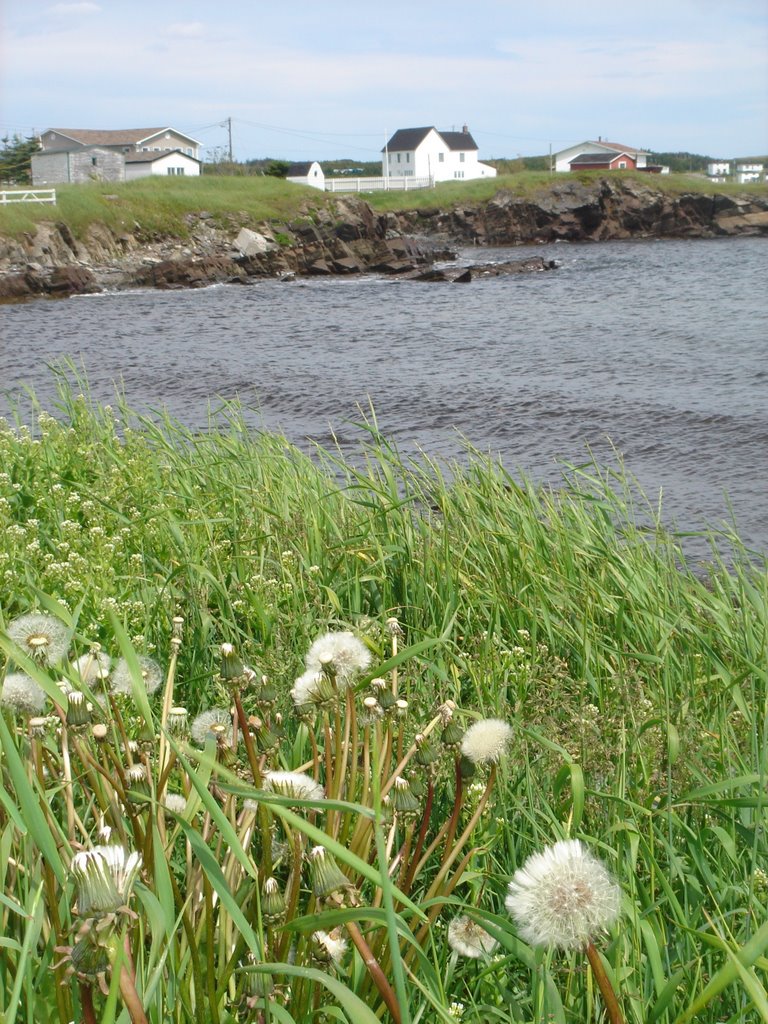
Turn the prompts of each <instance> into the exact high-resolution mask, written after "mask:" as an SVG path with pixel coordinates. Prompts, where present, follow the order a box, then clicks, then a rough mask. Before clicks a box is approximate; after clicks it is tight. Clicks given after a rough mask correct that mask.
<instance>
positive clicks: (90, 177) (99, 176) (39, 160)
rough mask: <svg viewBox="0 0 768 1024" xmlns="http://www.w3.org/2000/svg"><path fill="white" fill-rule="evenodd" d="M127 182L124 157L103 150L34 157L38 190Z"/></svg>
mask: <svg viewBox="0 0 768 1024" xmlns="http://www.w3.org/2000/svg"><path fill="white" fill-rule="evenodd" d="M124 180H125V163H124V161H123V156H122V153H112V152H110V151H109V150H107V149H102V148H101V147H99V148H93V149H80V150H77V151H75V152H64V151H58V152H57V151H54V152H52V153H34V154H33V155H32V184H33V185H34V186H35V187H40V186H42V185H59V184H67V183H70V184H73V185H83V184H85V183H86V182H89V181H124Z"/></svg>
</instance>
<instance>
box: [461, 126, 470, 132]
mask: <svg viewBox="0 0 768 1024" xmlns="http://www.w3.org/2000/svg"><path fill="white" fill-rule="evenodd" d="M461 130H462V132H463V133H464V134H465V135H469V126H468V125H466V124H463V125H462V126H461Z"/></svg>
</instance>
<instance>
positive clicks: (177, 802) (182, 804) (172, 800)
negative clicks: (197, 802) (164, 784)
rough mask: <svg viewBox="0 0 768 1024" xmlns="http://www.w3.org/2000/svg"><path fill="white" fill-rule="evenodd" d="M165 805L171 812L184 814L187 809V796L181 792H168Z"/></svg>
mask: <svg viewBox="0 0 768 1024" xmlns="http://www.w3.org/2000/svg"><path fill="white" fill-rule="evenodd" d="M163 805H164V807H165V809H166V811H170V812H171V814H183V813H184V811H185V810H186V809H187V798H186V797H185V796H183V795H182V794H181V793H166V794H165V800H164V801H163Z"/></svg>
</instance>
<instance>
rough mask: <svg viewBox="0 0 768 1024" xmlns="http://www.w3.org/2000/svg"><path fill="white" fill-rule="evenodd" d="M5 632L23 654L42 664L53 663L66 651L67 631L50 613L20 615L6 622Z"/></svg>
mask: <svg viewBox="0 0 768 1024" xmlns="http://www.w3.org/2000/svg"><path fill="white" fill-rule="evenodd" d="M7 632H8V637H9V639H11V640H13V642H14V643H15V644H17V645H18V646H19V647H20V648H21V649H22V650H23V651H24V653H25V654H27V655H29V656H30V657H31V658H34V659H35V660H36V661H40V662H42V663H43V664H44V665H55V664H56V662H58V661H60V660H61V659H62V658H63V656H64V655H65V654H66V653H67V645H68V642H69V631H68V630H67V627H66V626H65V625H64V623H63V622H60V621H59V620H58V619H55V618H54V617H53V616H52V615H41V614H39V613H36V612H35V613H32V614H31V615H21V616H19V618H17V619H13V620H12V621H11V622H9V623H8V630H7Z"/></svg>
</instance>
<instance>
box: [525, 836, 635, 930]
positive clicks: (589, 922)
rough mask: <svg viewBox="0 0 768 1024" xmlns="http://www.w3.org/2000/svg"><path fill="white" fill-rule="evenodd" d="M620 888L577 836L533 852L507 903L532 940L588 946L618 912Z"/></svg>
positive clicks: (612, 920)
mask: <svg viewBox="0 0 768 1024" xmlns="http://www.w3.org/2000/svg"><path fill="white" fill-rule="evenodd" d="M620 895H621V892H620V889H619V886H618V885H617V883H616V882H615V881H614V880H613V878H612V877H611V876H610V874H609V873H608V871H607V870H606V868H605V867H604V866H603V865H602V864H601V863H600V861H599V860H597V858H596V857H593V856H592V854H591V853H590V852H589V850H588V849H587V848H586V846H584V845H583V843H581V842H579V840H578V839H568V840H563V841H561V842H559V843H555V845H554V846H550V847H548V848H547V849H546V850H544V851H542V852H541V853H534V854H533V855H532V856H530V857H529V858H528V860H527V861H526V862H525V864H524V865H523V867H522V868H519V869H518V870H517V871H516V872H515V874H514V876H513V878H512V881H511V882H510V883H509V891H508V894H507V898H506V901H505V905H506V908H507V910H508V911H509V913H510V914H511V915H512V917H513V918H514V920H515V923H516V925H517V928H518V931H519V932H520V935H521V937H522V938H523V939H525V941H526V942H528V943H529V944H530V945H532V946H560V947H561V948H562V949H583V948H585V947H586V946H588V945H589V943H590V942H592V940H593V939H594V938H595V937H596V936H597V935H598V934H599V933H600V932H602V931H605V930H606V929H607V928H608V927H609V925H611V924H612V923H613V922H614V921H615V920H616V918H617V917H618V915H619V905H620Z"/></svg>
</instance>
